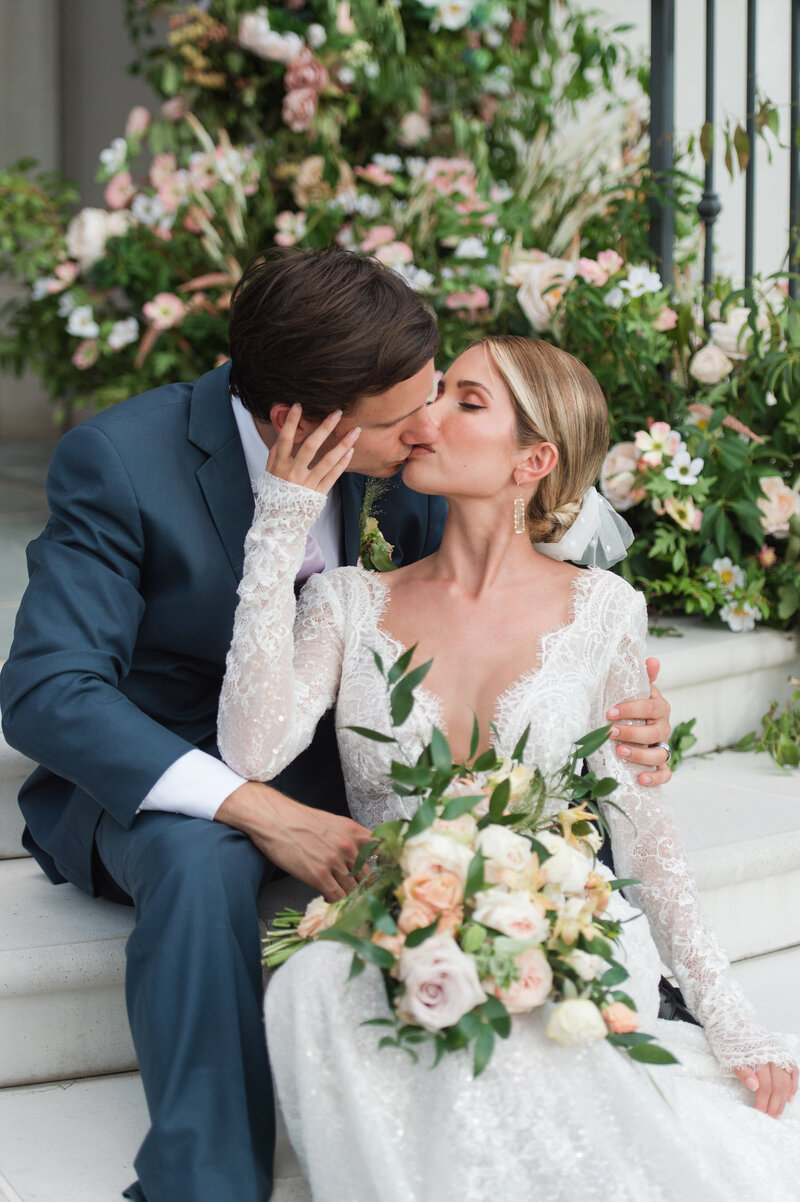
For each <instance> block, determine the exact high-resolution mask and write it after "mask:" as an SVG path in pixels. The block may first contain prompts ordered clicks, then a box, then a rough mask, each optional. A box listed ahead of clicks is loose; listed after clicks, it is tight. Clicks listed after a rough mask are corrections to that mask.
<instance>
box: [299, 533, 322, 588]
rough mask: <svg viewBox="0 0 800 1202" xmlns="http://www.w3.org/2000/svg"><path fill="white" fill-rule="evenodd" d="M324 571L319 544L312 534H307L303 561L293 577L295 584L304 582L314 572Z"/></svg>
mask: <svg viewBox="0 0 800 1202" xmlns="http://www.w3.org/2000/svg"><path fill="white" fill-rule="evenodd" d="M324 571H325V556H324V555H323V554H322V551H321V549H320V545H319V543H318V542H317V540H316V539H315V538H314V535H313V534H309V535H308V537H307V538H306V553H305V555H304V556H303V562H302V563H301V565H300V571H299V572H298V573H297V575H296V576H295V578H294V582H295V584H298V585H299V584H305V582H306V581H307V580H308V578H309V576H313V575H314V573H315V572H324Z"/></svg>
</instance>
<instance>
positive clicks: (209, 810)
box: [136, 747, 245, 819]
mask: <svg viewBox="0 0 800 1202" xmlns="http://www.w3.org/2000/svg"><path fill="white" fill-rule="evenodd" d="M244 783H245V778H244V777H243V776H239V774H238V773H237V772H234V771H233V769H232V768H229V767H228V765H227V764H223V762H222V760H218V759H215V758H214V756H213V755H208V753H207V752H205V751H200V749H199V748H197V747H195V748H193V749H192V751H187V752H186V753H185V755H182V756H181V757H180V759H177V760H176V761H175V763H174V764H170V766H169V768H167V770H166V772H165V773H163V775H162V776H160V777H159V778H158V780H157V781H156V783H155V784H154V785H153V787H152V789H151V790H150V792H149V793H148V794H147V796H146V797H145V799H144V801H143V802H142V804H141V805H140V806H139V809H138V810H137V811H136V812H137V814H139V813H141V812H142V810H162V811H164V812H165V813H167V814H186V815H187V816H188V817H189V818H208V819H212V818H213V817H214V815H215V814H216V812H217V810H218V809H219V807H220V806H221V805H222V803H223V801H225V799H226V798H227V797H230V795H231V793H233V792H234V791H235V790H236V789H238V788H239V786H240V785H243V784H244Z"/></svg>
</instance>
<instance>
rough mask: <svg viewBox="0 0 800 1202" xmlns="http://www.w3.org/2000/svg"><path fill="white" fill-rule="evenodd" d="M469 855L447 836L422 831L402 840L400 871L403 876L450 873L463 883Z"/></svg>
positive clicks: (470, 854)
mask: <svg viewBox="0 0 800 1202" xmlns="http://www.w3.org/2000/svg"><path fill="white" fill-rule="evenodd" d="M473 854H474V853H473V851H472V848H471V847H467V846H466V845H465V844H464V843H459V842H458V840H457V839H452V838H450V836H449V835H440V834H437V833H436V832H432V831H430V830H427V831H423V832H422V833H421V834H419V835H414V836H413V837H412V838H411V839H408V840H406V845H405V847H404V848H403V854H402V855H401V857H400V867H401V868H402V870H403V873H404V875H405V876H417V874H418V873H423V872H426V873H427V872H430V871H431V870H433V871H436V870H437V869H446V870H447V871H448V872H453V873H455V875H456V876H457V877H458V878H459V880H460V881H461V882H462V883H463V882H464V881H466V879H467V872H468V870H469V866H470V864H471V863H472V858H473Z"/></svg>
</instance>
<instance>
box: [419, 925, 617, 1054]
mask: <svg viewBox="0 0 800 1202" xmlns="http://www.w3.org/2000/svg"><path fill="white" fill-rule="evenodd" d="M397 975H398V977H399V979H400V980H401V981H402V982H403V984H404V986H405V990H404V992H403V994H402V995H401V996H400V997H399V998H398V1000H397V1013H398V1014H399V1015H400V1018H402V1019H403V1020H404V1021H405V1022H408V1023H413V1024H414V1025H416V1026H418V1027H424V1028H425V1030H426V1031H440V1030H441V1029H442V1027H452V1026H453V1025H454V1023H457V1022H458V1020H459V1019H460V1018H462V1017H463V1016H464V1015H465V1014H467V1013H468V1012H469V1011H470V1010H472V1008H473V1007H474V1006H479V1005H480V1004H481V1003H482V1002H485V1001H486V994H485V992H484V991H483V989H482V988H481V983H480V980H479V979H478V970H477V968H476V967H475V961H474V960H473V959H472V957H471V956H467V955H465V953H464V952H462V950H461V948H460V947H459V946H458V944H457V943H456V941H455V939H453V938H452V937H451V936H450V935H433V936H431V938H430V939H426V940H425V942H424V943H421V944H420V945H419V947H413V948H408V947H405V948H403V951H402V952H401V954H400V963H399V967H398V973H397ZM600 1021H601V1023H602V1019H601V1020H600ZM603 1030H604V1032H605V1026H603Z"/></svg>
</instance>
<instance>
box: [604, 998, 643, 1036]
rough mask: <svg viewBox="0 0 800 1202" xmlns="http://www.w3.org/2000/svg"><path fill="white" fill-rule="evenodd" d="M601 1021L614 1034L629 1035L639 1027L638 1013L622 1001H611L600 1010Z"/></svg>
mask: <svg viewBox="0 0 800 1202" xmlns="http://www.w3.org/2000/svg"><path fill="white" fill-rule="evenodd" d="M601 1014H602V1015H603V1021H604V1022H605V1024H606V1026H607V1027H608V1029H609V1031H611V1032H612V1033H613V1034H614V1035H630V1033H631V1031H636V1030H638V1028H639V1015H638V1014H637V1013H636V1011H635V1010H631V1008H630V1006H626V1005H625V1003H624V1002H612V1003H611V1005H610V1006H604V1007H603V1009H602V1010H601Z"/></svg>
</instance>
